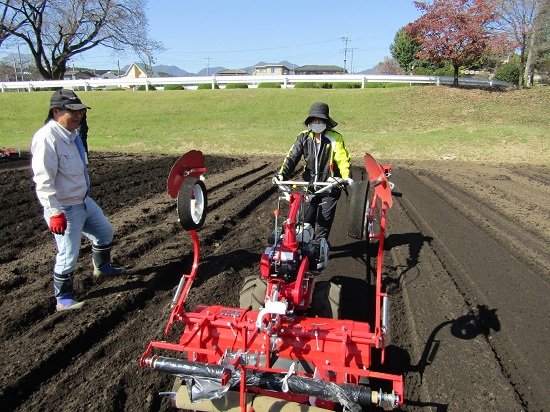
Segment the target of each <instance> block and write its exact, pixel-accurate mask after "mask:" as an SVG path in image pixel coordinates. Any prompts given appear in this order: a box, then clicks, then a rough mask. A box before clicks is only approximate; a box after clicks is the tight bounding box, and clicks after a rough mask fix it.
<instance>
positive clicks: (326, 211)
mask: <svg viewBox="0 0 550 412" xmlns="http://www.w3.org/2000/svg"><path fill="white" fill-rule="evenodd" d="M341 194H342V193H341V192H340V191H338V192H336V193H331V194H330V195H328V196H315V197H314V198H313V199H311V202H310V203H309V207H308V208H307V210H306V213H305V216H304V222H306V223H311V225H313V226H315V223H317V228H316V230H315V239H320V238H325V239H326V240H327V241H328V235H329V234H330V229H331V227H332V222H333V221H334V216H335V214H336V204H337V202H338V199H339V198H340V195H341Z"/></svg>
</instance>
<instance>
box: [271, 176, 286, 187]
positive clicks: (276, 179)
mask: <svg viewBox="0 0 550 412" xmlns="http://www.w3.org/2000/svg"><path fill="white" fill-rule="evenodd" d="M283 180H285V177H284V176H283V175H275V176H273V179H271V183H273V184H274V185H276V184H278V183H279V182H281V181H283Z"/></svg>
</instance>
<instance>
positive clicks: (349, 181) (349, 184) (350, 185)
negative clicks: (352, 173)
mask: <svg viewBox="0 0 550 412" xmlns="http://www.w3.org/2000/svg"><path fill="white" fill-rule="evenodd" d="M344 181H345V182H346V183H347V187H348V189H353V188H354V187H355V182H354V181H353V179H352V178H351V177H346V178H345V179H344Z"/></svg>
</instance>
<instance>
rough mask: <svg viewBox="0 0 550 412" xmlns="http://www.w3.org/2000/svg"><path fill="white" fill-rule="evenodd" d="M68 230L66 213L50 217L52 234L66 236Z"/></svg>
mask: <svg viewBox="0 0 550 412" xmlns="http://www.w3.org/2000/svg"><path fill="white" fill-rule="evenodd" d="M65 229H67V218H66V217H65V213H60V214H58V215H55V216H51V217H50V232H52V233H55V234H56V235H64V234H65Z"/></svg>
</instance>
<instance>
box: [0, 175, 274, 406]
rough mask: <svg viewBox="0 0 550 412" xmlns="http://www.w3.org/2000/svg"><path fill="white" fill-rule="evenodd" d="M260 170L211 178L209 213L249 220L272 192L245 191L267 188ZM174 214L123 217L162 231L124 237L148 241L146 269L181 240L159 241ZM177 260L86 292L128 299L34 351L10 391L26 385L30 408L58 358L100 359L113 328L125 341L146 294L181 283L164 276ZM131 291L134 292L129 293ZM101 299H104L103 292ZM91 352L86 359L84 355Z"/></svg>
mask: <svg viewBox="0 0 550 412" xmlns="http://www.w3.org/2000/svg"><path fill="white" fill-rule="evenodd" d="M264 168H265V164H264V165H262V166H260V167H258V168H255V169H252V170H251V169H250V168H246V171H245V172H243V173H239V172H238V171H237V173H236V174H235V176H234V177H232V178H230V179H229V181H225V179H224V178H222V179H221V181H220V183H219V184H217V185H216V180H217V179H215V178H213V179H212V181H213V183H214V188H213V189H211V190H210V192H212V193H209V197H212V198H214V199H215V198H219V200H218V201H217V202H215V204H214V205H213V207H209V211H210V212H212V211H214V212H216V210H217V209H220V213H222V214H224V215H232V216H233V215H235V217H234V218H232V219H231V224H232V225H233V226H235V227H237V228H238V221H239V220H240V219H242V218H243V217H245V216H248V215H249V214H250V213H251V212H252V211H253V210H254V209H255V208H256V207H257V206H258V205H260V204H261V203H262V202H263V201H264V200H265V198H266V197H268V196H269V195H270V194H271V193H272V190H264V193H257V191H258V190H256V191H250V190H248V191H247V189H248V188H251V187H257V188H258V189H259V190H262V189H267V188H264V186H266V185H265V184H263V185H259V184H258V182H260V181H265V180H266V177H267V176H268V175H273V173H274V170H269V171H267V172H266V171H262V170H263V169H264ZM207 179H208V178H207ZM228 182H231V183H233V184H231V185H227V183H228ZM227 186H230V189H229V193H227ZM239 191H240V192H243V191H247V193H246V196H245V197H244V199H243V197H242V196H239V195H238V192H239ZM132 209H134V210H132ZM174 209H175V206H174V202H170V201H166V200H158V199H156V198H154V199H149V200H147V201H145V202H141V203H140V204H138V205H136V206H134V207H132V208H130V209H129V210H126V211H125V212H124V216H127V215H128V212H129V214H130V215H132V216H133V215H136V216H138V217H141V216H142V215H143V213H140V212H137V213H136V210H138V211H141V212H143V211H147V212H150V211H152V212H158V215H157V216H156V218H155V221H154V222H151V223H153V224H154V225H155V231H154V232H155V233H158V232H159V231H158V229H157V228H158V227H159V226H160V227H161V228H162V229H161V230H160V233H161V235H158V234H157V235H156V237H155V236H152V235H153V231H150V230H149V229H148V228H147V227H145V228H143V229H138V230H136V231H134V232H131V233H130V234H128V235H127V236H124V241H125V242H126V243H128V244H134V243H135V241H136V240H137V239H144V238H146V239H147V241H146V242H145V243H146V247H143V248H140V246H139V245H138V246H137V249H138V250H139V251H140V252H144V253H138V254H141V255H142V256H141V260H142V261H145V262H146V266H148V265H149V264H150V259H149V256H155V255H157V254H158V253H159V252H165V250H162V249H163V244H165V243H167V244H171V243H174V242H175V241H174V236H177V237H179V235H181V232H182V230H181V228H180V229H179V232H180V233H172V237H171V238H166V236H163V234H165V233H166V232H167V230H165V229H166V227H170V226H174V224H173V223H172V222H167V221H166V220H165V217H166V219H169V218H168V212H169V211H171V210H174ZM210 209H211V210H210ZM225 209H229V210H230V212H227V211H226V210H225ZM174 216H175V214H174V215H173V217H174ZM173 217H172V218H173ZM117 219H118V216H117V215H115V216H113V217H112V219H111V221H112V222H113V223H114V225H115V227H116V226H117V224H116V222H117ZM128 224H129V225H130V226H132V222H130V223H127V225H128ZM178 226H179V225H178ZM123 230H125V231H128V230H129V229H128V228H124V229H123ZM172 232H177V231H176V230H172ZM203 232H204V234H203ZM210 232H212V230H210ZM214 232H215V233H213V234H209V233H208V230H203V231H201V235H202V236H205V237H206V238H207V239H211V240H221V239H223V236H224V235H230V234H231V229H230V230H222V231H220V230H219V229H218V230H215V231H214ZM151 237H153V240H151ZM119 246H120V245H119ZM168 248H171V249H173V247H172V246H168ZM134 249H136V247H134ZM145 252H146V253H145ZM82 254H83V255H84V254H86V252H85V251H83V253H82ZM135 255H136V253H135V250H133V251H132V252H130V253H125V254H122V255H121V258H122V259H128V258H135V257H136V256H135ZM178 255H179V256H172V258H179V259H180V262H177V263H175V264H169V265H168V269H169V270H159V271H156V272H154V273H152V274H149V275H145V276H143V277H141V278H140V279H138V280H121V279H112V280H108V281H105V282H103V283H101V284H100V285H97V286H96V287H94V288H91V289H90V290H89V291H88V292H87V293H86V296H85V299H87V300H88V302H89V303H90V301H93V299H94V298H96V297H99V296H96V295H97V293H98V290H101V289H105V288H106V287H107V289H108V290H110V291H109V293H110V294H112V293H113V292H116V291H118V292H117V295H120V294H121V293H122V294H124V293H125V294H126V296H124V298H123V299H116V300H117V302H116V304H113V305H110V310H109V311H102V313H101V314H100V316H98V317H97V318H96V319H94V320H90V318H89V317H88V319H87V326H86V329H85V330H84V331H82V333H81V334H80V335H79V336H77V337H74V335H73V337H72V338H70V337H68V339H66V340H61V341H60V342H59V345H58V346H57V349H56V348H52V347H48V348H44V350H43V351H42V350H40V348H35V350H36V352H39V353H40V352H44V359H42V360H41V361H40V362H39V363H38V364H37V363H36V359H34V361H33V362H32V363H33V364H35V366H36V367H35V368H32V367H31V368H29V369H27V370H28V372H27V373H26V374H25V375H24V376H23V377H20V378H19V379H16V380H15V381H14V380H12V382H11V384H12V385H13V387H14V388H18V387H19V388H21V386H22V385H24V386H25V388H26V391H25V392H26V393H28V394H29V395H30V394H32V393H34V395H33V396H32V399H30V401H31V403H34V402H33V401H32V400H33V399H34V398H37V399H40V398H41V395H40V394H41V392H43V391H42V390H39V389H38V388H39V387H40V385H42V384H43V381H44V380H48V379H49V378H48V376H47V375H46V376H44V373H43V371H44V370H48V371H49V373H50V374H51V377H54V376H55V375H57V374H59V372H61V371H60V370H59V369H58V368H56V367H55V365H57V364H62V363H63V362H60V360H61V358H64V357H68V356H69V357H73V356H75V357H76V356H77V355H78V357H82V356H83V354H84V356H90V357H91V358H92V359H96V358H97V357H98V356H96V355H93V353H94V352H96V351H100V352H101V351H102V350H103V349H102V348H101V346H103V345H100V347H99V348H96V347H95V342H96V341H97V340H99V341H100V342H103V341H104V340H105V339H107V338H108V337H109V338H110V339H112V332H113V330H115V329H117V328H122V329H123V333H122V335H121V336H122V338H121V339H124V340H125V339H126V336H128V333H127V331H128V327H129V326H128V325H132V324H134V323H135V322H130V323H129V324H128V320H129V319H133V318H134V317H135V316H134V314H135V311H139V312H143V311H144V308H142V302H148V301H150V300H151V299H153V301H154V300H155V296H154V293H153V292H149V291H154V290H155V289H156V287H157V286H158V284H159V283H162V282H163V278H165V277H167V276H168V277H171V278H173V279H171V281H170V282H169V283H170V289H174V288H175V285H177V282H178V281H179V278H180V277H181V273H182V272H181V271H178V272H176V273H177V277H175V276H169V273H167V272H172V271H173V269H176V267H177V266H181V263H183V262H182V259H181V252H179V253H178ZM190 257H191V256H190V254H189V253H186V254H185V255H184V258H183V261H185V260H189V259H188V258H190ZM137 269H138V271H139V270H140V265H139V263H138V265H137ZM121 281H122V282H121ZM113 283H114V284H116V286H114V287H112V286H109V284H113ZM134 288H135V290H132V289H134ZM170 292H172V290H170ZM162 293H163V294H166V291H164V290H163V292H162ZM102 295H104V294H103V293H102ZM171 295H172V293H170V294H169V295H168V296H165V297H164V299H163V300H166V301H167V302H168V304H169V302H170V301H171ZM101 298H102V299H103V300H105V299H106V296H105V295H104V296H101ZM109 300H112V299H109ZM163 306H165V307H168V305H163ZM152 311H153V312H157V311H158V307H157V306H155V307H153V308H152ZM94 314H95V313H94ZM168 314H169V311H168V310H167V311H166V312H165V313H163V314H162V318H163V319H162V320H163V321H165V320H166V319H167V316H168ZM56 315H64V314H56ZM55 323H56V320H55V319H52V320H51V321H50V322H48V321H47V320H46V321H45V322H41V323H40V325H38V328H39V329H46V330H51V329H54V328H55ZM94 325H95V326H94ZM130 327H131V326H130ZM36 333H37V331H36V330H33V329H31V330H30V331H29V332H28V334H26V335H24V336H22V341H25V340H27V339H29V338H30V336H35V335H36ZM141 333H142V332H138V335H140V336H141V338H143V336H142V335H141ZM116 335H118V333H116ZM92 338H93V339H92ZM86 342H87V343H86ZM138 342H139V341H138ZM14 343H16V342H14ZM145 343H146V341H143V342H142V344H141V345H140V347H139V350H140V351H143V350H144V349H145ZM89 353H90V355H88V354H89ZM0 354H1V351H0ZM46 354H47V355H46ZM134 358H135V356H134ZM93 363H94V364H93V367H94V368H95V367H96V366H97V365H96V363H95V360H94V362H93ZM90 366H92V365H90ZM136 366H137V363H136V364H135V365H129V366H128V368H130V370H132V371H133V372H135V367H136ZM81 368H82V366H80V362H78V364H77V366H76V369H81ZM25 369H26V368H25ZM69 369H71V367H69V368H67V372H65V371H62V374H67V376H68V377H67V378H66V379H67V382H71V381H73V380H74V379H73V378H74V376H73V374H71V373H70V372H68V370H69ZM78 373H79V372H75V374H78ZM163 383H165V382H163ZM58 384H59V381H58V379H56V385H58ZM10 392H11V391H10V388H9V387H8V388H6V387H5V388H4V391H3V393H4V395H5V396H6V397H9V395H10ZM14 392H15V391H14ZM21 392H22V391H21V390H20V389H19V393H18V397H19V399H21V398H24V394H22V393H21ZM80 397H81V396H79V399H80ZM60 400H61V399H60ZM0 401H2V398H1V397H0ZM78 401H79V400H78V399H77V400H75V404H78ZM63 402H64V403H65V404H66V403H67V398H66V396H63ZM22 407H23V409H25V408H24V403H23V405H22Z"/></svg>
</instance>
